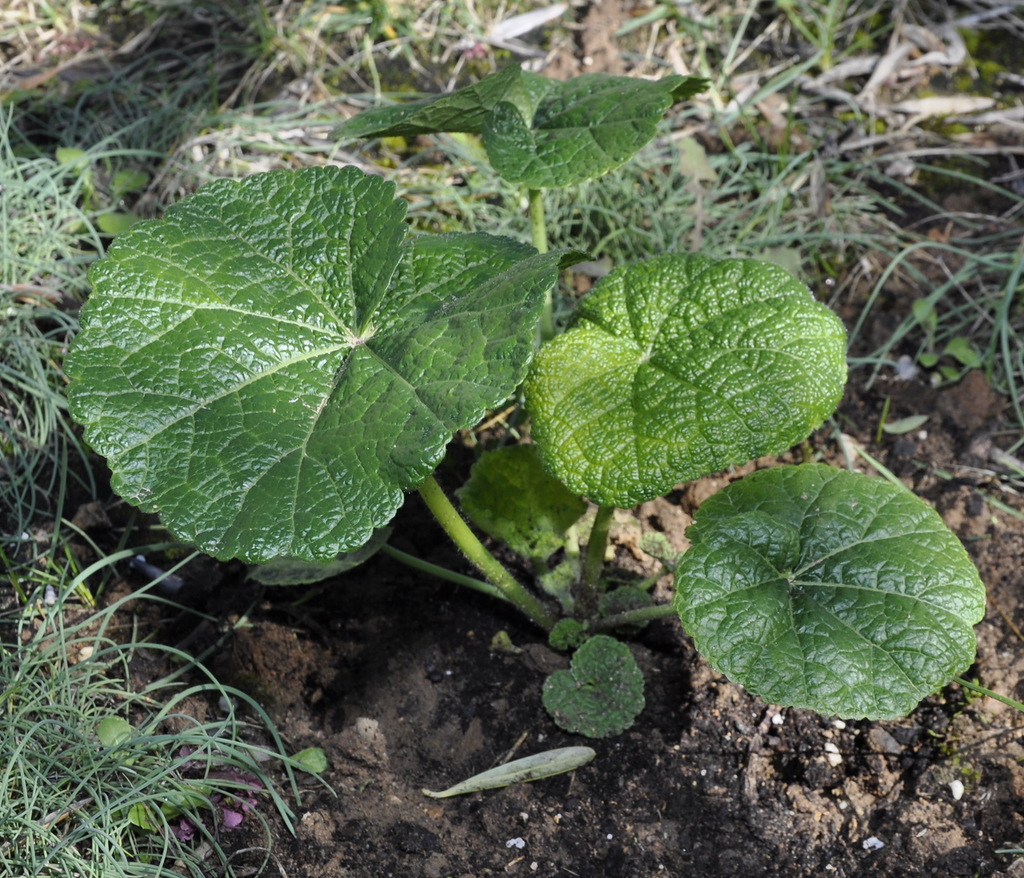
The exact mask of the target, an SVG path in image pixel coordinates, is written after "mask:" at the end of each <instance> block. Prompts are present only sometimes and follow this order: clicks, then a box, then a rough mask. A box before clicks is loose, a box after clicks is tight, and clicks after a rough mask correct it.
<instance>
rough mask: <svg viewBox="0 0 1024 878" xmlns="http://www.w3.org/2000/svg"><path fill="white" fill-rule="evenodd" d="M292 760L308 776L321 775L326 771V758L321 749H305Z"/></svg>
mask: <svg viewBox="0 0 1024 878" xmlns="http://www.w3.org/2000/svg"><path fill="white" fill-rule="evenodd" d="M292 759H294V760H295V761H296V762H298V763H299V765H301V766H302V769H303V771H308V772H309V773H310V774H323V773H324V772H325V771H327V756H326V755H325V754H324V751H323V748H322V747H307V748H306V749H305V750H300V751H299V752H298V753H296V754H295V755H294V756H293V757H292Z"/></svg>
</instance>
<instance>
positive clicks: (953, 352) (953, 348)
mask: <svg viewBox="0 0 1024 878" xmlns="http://www.w3.org/2000/svg"><path fill="white" fill-rule="evenodd" d="M942 352H943V353H944V354H949V356H951V357H953V358H954V359H956V360H958V361H959V363H960V364H961V365H962V366H966V367H967V368H968V369H973V368H975V367H976V366H979V365H981V354H979V353H978V351H977V350H976V349H975V347H974V345H972V344H971V342H970V341H969V340H968V339H966V338H961V337H959V336H957V337H956V338H953V339H950V340H949V343H948V344H947V345H946V347H945V348H944V349H943V351H942Z"/></svg>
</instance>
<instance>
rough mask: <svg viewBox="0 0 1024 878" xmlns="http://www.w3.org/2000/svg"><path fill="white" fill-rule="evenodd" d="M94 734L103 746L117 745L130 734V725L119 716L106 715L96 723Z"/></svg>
mask: <svg viewBox="0 0 1024 878" xmlns="http://www.w3.org/2000/svg"><path fill="white" fill-rule="evenodd" d="M96 736H97V737H98V738H99V739H100V743H101V744H102V745H103V746H104V747H117V746H118V745H119V744H123V743H124V742H125V741H127V740H128V739H129V738H130V737H131V736H132V727H131V725H130V724H129V723H128V721H127V720H125V719H122V718H121V717H119V716H108V717H105V718H104V719H101V720H100V721H99V722H98V723H97V724H96Z"/></svg>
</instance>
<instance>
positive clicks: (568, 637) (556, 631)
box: [548, 619, 587, 650]
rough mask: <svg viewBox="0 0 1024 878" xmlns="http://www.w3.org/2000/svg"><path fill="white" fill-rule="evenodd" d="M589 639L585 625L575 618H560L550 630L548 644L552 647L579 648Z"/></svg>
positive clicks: (563, 648)
mask: <svg viewBox="0 0 1024 878" xmlns="http://www.w3.org/2000/svg"><path fill="white" fill-rule="evenodd" d="M586 639H587V634H586V632H585V631H584V630H583V625H582V623H580V622H577V621H576V620H575V619H559V620H558V621H557V622H556V623H555V627H554V628H552V629H551V631H550V632H548V644H550V646H551V648H552V649H561V650H570V649H578V648H579V647H580V646H582V645H583V643H584V642H585V641H586Z"/></svg>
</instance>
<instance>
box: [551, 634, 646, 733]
mask: <svg viewBox="0 0 1024 878" xmlns="http://www.w3.org/2000/svg"><path fill="white" fill-rule="evenodd" d="M543 701H544V707H545V708H546V709H547V712H548V713H550V714H551V717H552V719H554V721H555V722H556V723H558V725H560V726H561V727H562V728H563V729H565V730H566V731H569V732H574V733H576V734H580V735H586V737H588V738H607V737H609V736H610V735H617V734H619V733H620V732H623V731H625V730H626V729H628V728H629V727H630V726H631V725H633V721H634V720H635V719H636V718H637V716H638V715H639V714H640V711H642V710H643V709H644V678H643V674H642V673H641V672H640V668H639V667H638V666H637V663H636V659H634V658H633V654H632V653H631V652H630V651H629V647H628V646H626V644H624V643H621V642H620V641H618V640H616V639H615V638H614V637H609V636H608V635H607V634H598V635H596V636H594V637H591V638H590V639H589V640H588V641H587V642H586V643H584V644H583V646H581V647H580V648H579V649H578V650H577V651H576V653H575V654H574V655H573V657H572V661H571V663H570V669H569V670H568V671H555V673H553V674H552V675H551V676H550V677H548V678H547V680H546V681H545V682H544V693H543Z"/></svg>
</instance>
